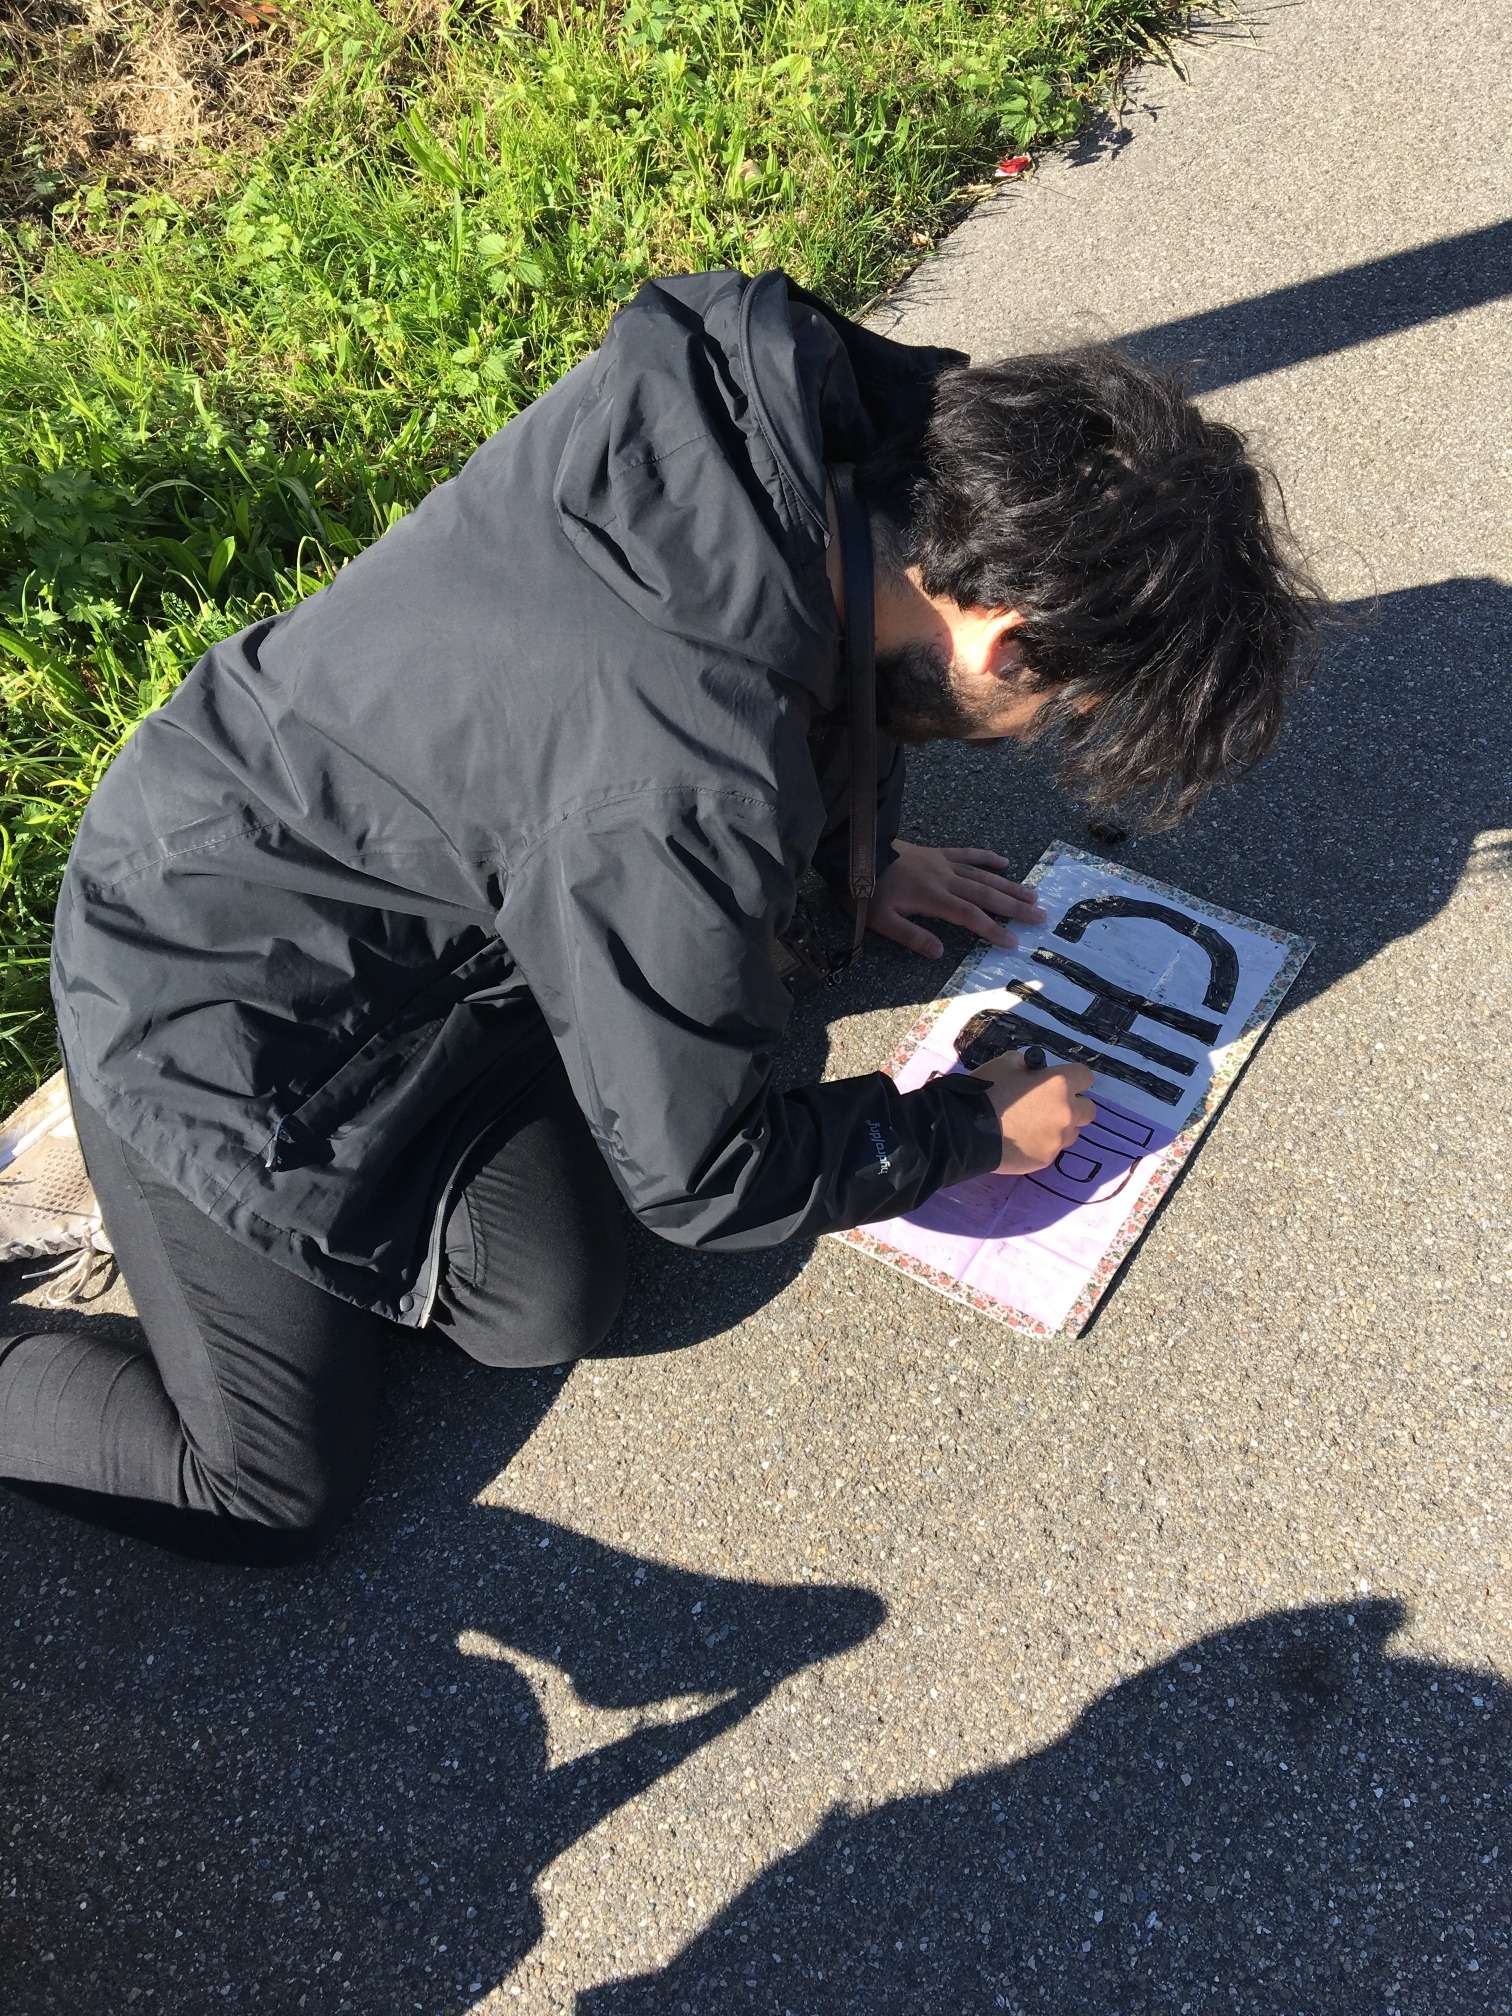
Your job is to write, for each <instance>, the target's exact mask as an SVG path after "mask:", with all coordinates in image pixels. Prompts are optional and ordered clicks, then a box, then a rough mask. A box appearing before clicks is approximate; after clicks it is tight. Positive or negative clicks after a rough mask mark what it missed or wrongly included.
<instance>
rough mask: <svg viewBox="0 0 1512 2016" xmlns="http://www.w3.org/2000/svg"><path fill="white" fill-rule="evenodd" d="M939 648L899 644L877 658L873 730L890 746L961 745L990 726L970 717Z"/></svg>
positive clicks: (982, 718) (987, 721)
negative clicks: (892, 743)
mask: <svg viewBox="0 0 1512 2016" xmlns="http://www.w3.org/2000/svg"><path fill="white" fill-rule="evenodd" d="M951 669H952V667H951V660H950V658H949V656H948V655H947V653H946V651H945V649H944V647H943V646H942V645H938V644H902V645H900V646H899V647H898V648H897V650H895V651H883V652H879V653H878V654H877V725H878V727H879V728H881V729H883V730H884V731H885V732H886V733H887V734H889V735H891V736H892V738H893V740H894V741H895V742H965V741H969V740H973V739H975V738H977V737H979V736H980V735H981V733H982V730H983V729H984V728H986V727H988V726H990V722H991V717H990V716H985V715H983V716H979V715H977V714H974V713H973V712H972V711H971V709H970V708H969V707H968V706H967V705H966V704H965V702H964V701H963V700H962V698H961V694H960V690H959V688H958V687H957V686H956V684H955V682H954V681H953V680H952V678H951Z"/></svg>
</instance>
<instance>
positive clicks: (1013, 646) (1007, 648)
mask: <svg viewBox="0 0 1512 2016" xmlns="http://www.w3.org/2000/svg"><path fill="white" fill-rule="evenodd" d="M1023 623H1024V617H1023V613H1022V611H1020V610H1018V609H1000V610H997V611H995V612H994V614H993V615H992V616H991V617H990V618H989V619H988V627H987V633H986V662H987V666H988V669H989V670H990V671H991V673H992V675H993V677H994V678H995V679H1000V680H1002V682H1003V683H1004V684H1005V685H1017V684H1018V683H1019V682H1020V681H1021V680H1022V678H1023V676H1024V648H1023V645H1022V644H1021V643H1020V641H1019V639H1018V637H1017V636H1016V635H1015V632H1016V631H1018V630H1020V629H1021V628H1022V627H1023Z"/></svg>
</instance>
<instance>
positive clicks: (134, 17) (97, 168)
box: [0, 0, 300, 223]
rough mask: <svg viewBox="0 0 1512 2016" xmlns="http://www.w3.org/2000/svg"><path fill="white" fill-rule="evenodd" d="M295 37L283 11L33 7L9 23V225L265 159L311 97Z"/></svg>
mask: <svg viewBox="0 0 1512 2016" xmlns="http://www.w3.org/2000/svg"><path fill="white" fill-rule="evenodd" d="M293 40H294V38H293V30H292V28H291V26H290V25H289V24H288V22H287V21H286V19H285V17H284V16H283V14H282V13H281V12H280V10H279V8H278V6H277V4H276V0H23V4H22V5H21V6H20V7H19V8H17V9H16V10H15V11H14V12H10V13H7V14H5V15H4V17H3V18H0V221H4V222H8V223H10V222H16V221H19V220H20V219H22V218H25V217H33V218H41V217H46V216H48V215H49V214H50V213H51V212H52V211H53V210H54V209H55V208H56V206H57V205H58V204H59V203H60V202H62V201H64V200H65V199H66V198H67V197H68V196H69V195H70V194H72V192H73V191H74V189H76V188H77V187H78V186H79V185H80V184H81V183H84V182H88V181H92V180H95V179H98V178H99V177H100V176H101V175H108V176H109V178H110V180H111V181H112V182H113V183H115V184H116V186H117V187H120V188H126V189H147V188H161V187H163V186H165V185H167V186H169V187H174V188H178V187H180V186H181V185H183V184H185V183H188V184H190V185H192V183H193V181H194V180H195V177H196V170H197V168H198V166H199V164H200V163H201V161H202V160H203V159H204V158H205V157H207V156H209V155H211V154H220V153H224V152H225V151H227V150H229V149H236V150H237V151H245V150H247V149H248V148H256V146H257V145H258V144H259V143H260V142H261V141H262V140H263V139H265V138H266V137H268V136H269V135H271V134H273V133H275V132H276V131H277V130H278V129H279V128H280V127H281V126H282V125H283V124H284V122H285V121H286V120H287V118H288V115H289V112H290V110H291V108H292V105H293V103H294V102H295V101H296V99H297V98H298V96H299V95H300V91H299V81H300V80H299V79H298V78H297V76H295V75H294V74H292V73H291V67H290V66H291V56H292V52H293Z"/></svg>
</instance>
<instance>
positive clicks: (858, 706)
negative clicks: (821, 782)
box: [830, 462, 877, 966]
mask: <svg viewBox="0 0 1512 2016" xmlns="http://www.w3.org/2000/svg"><path fill="white" fill-rule="evenodd" d="M830 474H831V476H832V477H833V479H834V484H835V511H836V515H837V516H838V518H839V520H840V564H841V567H842V570H843V573H844V580H845V628H844V634H843V646H844V654H845V684H846V693H847V699H848V706H849V726H850V783H849V795H850V807H849V811H850V894H851V902H852V904H853V905H854V909H853V912H852V925H851V946H850V956H849V958H848V959H847V960H846V962H845V964H846V965H847V966H853V965H854V964H855V963H856V961H857V959H858V958H859V957H860V956H861V941H862V939H863V938H864V937H865V935H866V908H867V904H868V903H869V902H870V901H871V897H872V893H873V891H874V890H875V889H876V886H877V653H876V629H875V608H874V603H873V592H874V580H875V576H874V571H873V565H872V540H871V527H870V525H869V524H868V523H867V518H866V511H865V508H864V507H863V505H862V503H861V500H860V498H859V497H858V496H857V495H856V480H855V470H854V468H853V466H852V464H850V463H849V462H839V463H836V464H834V465H833V466H832V468H831V470H830Z"/></svg>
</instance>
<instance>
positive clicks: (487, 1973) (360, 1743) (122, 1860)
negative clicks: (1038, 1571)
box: [0, 1346, 885, 2016]
mask: <svg viewBox="0 0 1512 2016" xmlns="http://www.w3.org/2000/svg"><path fill="white" fill-rule="evenodd" d="M394 1356H395V1358H396V1359H398V1358H399V1357H400V1356H401V1354H399V1353H397V1352H396V1353H395V1354H394ZM402 1356H403V1360H404V1362H403V1364H402V1365H396V1367H395V1376H394V1377H393V1379H392V1380H391V1382H390V1387H389V1392H388V1399H387V1404H388V1408H389V1412H390V1416H391V1420H390V1433H389V1434H388V1435H387V1436H386V1437H385V1440H384V1444H383V1450H382V1452H381V1454H380V1459H379V1466H378V1472H377V1474H376V1476H375V1478H374V1489H373V1492H372V1495H371V1496H370V1498H369V1499H368V1500H367V1502H366V1503H365V1505H364V1506H363V1507H362V1509H361V1510H360V1511H359V1512H358V1514H357V1516H356V1517H355V1518H354V1520H353V1521H352V1522H351V1523H350V1524H349V1525H348V1526H347V1527H346V1528H344V1529H343V1531H342V1532H341V1534H340V1535H339V1536H338V1538H337V1539H336V1541H335V1542H334V1543H333V1544H332V1546H331V1547H330V1549H329V1550H328V1551H327V1552H326V1553H324V1554H323V1555H322V1556H321V1557H320V1558H319V1559H318V1560H317V1561H316V1562H315V1563H314V1564H312V1565H311V1566H310V1567H308V1568H305V1569H303V1570H300V1571H292V1572H291V1571H283V1572H280V1573H276V1574H273V1575H267V1574H263V1575H256V1576H248V1575H247V1574H246V1573H245V1571H240V1572H232V1573H230V1574H228V1572H227V1571H226V1570H225V1569H223V1568H215V1567H207V1566H203V1565H201V1564H199V1563H195V1562H190V1561H182V1560H179V1559H177V1558H175V1557H172V1556H169V1555H165V1554H162V1553H159V1552H158V1551H157V1550H155V1549H148V1548H143V1547H141V1546H139V1545H136V1544H134V1543H132V1542H129V1541H123V1540H119V1539H117V1538H115V1537H114V1536H111V1535H108V1534H102V1533H99V1532H96V1531H94V1530H91V1529H88V1528H85V1527H82V1526H77V1525H75V1524H74V1523H73V1522H72V1521H67V1520H60V1519H46V1520H44V1519H39V1518H37V1517H36V1516H35V1514H34V1513H32V1512H31V1511H30V1509H29V1508H24V1507H18V1506H14V1505H0V1532H3V1533H4V1540H5V1553H6V1556H7V1567H6V1574H5V1582H6V1585H7V1593H8V1595H9V1596H10V1599H11V1601H12V1603H13V1604H14V1605H15V1606H16V1608H17V1610H20V1609H21V1608H22V1606H23V1605H24V1608H25V1612H26V1615H27V1618H28V1624H29V1630H28V1632H27V1635H26V1636H25V1637H23V1636H22V1635H21V1634H20V1633H19V1632H16V1633H13V1634H12V1635H11V1636H10V1637H9V1638H8V1640H7V1642H6V1648H5V1653H4V1661H3V1666H4V1670H3V1672H0V1685H3V1687H4V1690H5V1699H6V1702H7V1713H6V1741H5V1745H4V1747H3V1751H0V1797H3V1806H4V1811H5V1814H6V1820H7V1832H8V1834H9V1836H10V1844H9V1845H10V1849H11V1856H10V1866H11V1870H12V1873H13V1882H12V1884H11V1885H8V1886H7V1891H6V1893H5V1894H4V1895H3V1896H0V2002H3V2003H4V2004H5V2006H6V2007H8V2008H14V2009H17V2010H20V2009H25V2010H26V2011H27V2012H28V2016H47V2012H50V2011H53V2010H58V2011H63V2010H68V2011H69V2012H71V2016H90V2012H95V2011H99V2012H101V2016H104V2012H106V2011H111V2012H113V2011H116V2010H118V2009H120V2008H123V2007H125V2006H127V2004H128V2002H130V2001H133V2000H135V1999H137V1998H138V1997H140V1996H143V1995H151V1996H154V1997H155V1998H156V2003H155V2006H158V2007H164V2006H171V2007H176V2008H183V2009H190V2008H209V2007H211V2006H219V2001H218V1999H216V1998H219V1996H220V1995H221V1994H222V1993H223V1992H224V1984H226V1983H231V1984H235V1987H234V1992H235V1993H236V1994H238V1995H245V1994H247V1993H250V1992H253V1990H254V1988H255V1992H256V1995H257V1997H258V1998H259V2001H260V2006H263V2005H265V2006H267V2007H269V2008H275V2009H280V2010H294V2009H297V2008H299V2007H301V2006H311V2007H316V2006H318V2007H320V2008H322V2009H330V2010H338V2009H349V2010H380V2009H381V2010H388V2009H400V2008H411V2007H417V2008H424V2009H426V2010H427V2011H431V2012H441V2011H456V2012H461V2011H463V2010H465V2009H467V2008H469V2007H470V2006H471V2005H472V2004H473V2002H474V2001H475V2000H476V1999H477V1996H478V1993H479V1992H480V1986H481V1987H482V1988H492V1987H494V1986H495V1985H496V1984H497V1983H498V1982H499V1981H501V1980H502V1979H504V1978H506V1977H507V1976H508V1975H509V1974H510V1973H511V1971H512V1970H513V1969H514V1968H515V1967H517V1966H518V1964H519V1963H520V1961H521V1960H522V1959H524V1958H525V1956H526V1955H527V1954H528V1953H529V1952H530V1951H531V1949H532V1947H533V1946H534V1945H535V1943H536V1941H537V1939H538V1938H539V1936H540V1932H541V1923H542V1920H541V1911H540V1906H539V1903H538V1900H537V1894H536V1886H537V1883H538V1880H539V1878H540V1877H541V1875H542V1872H543V1871H545V1870H546V1869H548V1868H549V1866H550V1865H551V1863H552V1862H553V1861H555V1860H556V1858H557V1857H558V1856H560V1855H562V1854H563V1853H565V1852H566V1850H567V1849H569V1848H570V1847H571V1846H572V1845H573V1843H574V1842H576V1841H578V1840H579V1839H581V1838H582V1836H583V1835H585V1834H586V1833H588V1832H589V1830H590V1829H592V1828H593V1827H595V1826H597V1825H598V1824H599V1822H600V1821H602V1820H603V1819H605V1818H606V1817H607V1816H608V1815H609V1814H610V1813H612V1812H614V1811H616V1810H617V1809H618V1808H619V1807H621V1806H624V1805H627V1804H628V1803H630V1802H631V1801H633V1800H634V1799H636V1798H637V1797H638V1796H639V1795H640V1794H641V1793H642V1792H644V1791H645V1790H647V1788H648V1787H650V1786H651V1785H653V1784H655V1783H656V1782H657V1781H658V1780H659V1779H660V1778H662V1777H664V1776H665V1775H666V1774H667V1773H668V1772H671V1771H674V1770H676V1769H677V1768H678V1766H679V1765H681V1764H682V1763H684V1762H685V1761H687V1760H688V1759H689V1758H690V1757H692V1756H693V1755H694V1754H695V1753H696V1752H697V1751H698V1750H700V1749H701V1748H702V1747H703V1746H704V1745H706V1744H708V1743H710V1742H712V1741H714V1740H715V1739H716V1738H718V1737H720V1736H722V1735H723V1734H725V1733H726V1732H727V1731H729V1730H731V1729H733V1728H734V1727H735V1726H736V1725H737V1724H739V1723H740V1722H741V1721H743V1720H744V1718H745V1717H746V1716H748V1715H750V1714H751V1713H752V1712H753V1711H755V1710H756V1709H758V1708H759V1707H760V1706H761V1704H762V1703H763V1702H764V1701H765V1700H766V1699H767V1697H768V1696H769V1695H770V1694H771V1693H772V1692H773V1691H774V1689H776V1688H778V1687H780V1686H781V1685H782V1684H783V1683H784V1682H785V1681H787V1680H789V1679H791V1678H792V1677H793V1676H794V1675H796V1674H799V1673H801V1672H802V1671H803V1670H804V1669H805V1668H807V1667H810V1666H812V1665H814V1664H815V1663H817V1662H819V1661H822V1660H825V1659H829V1658H833V1657H835V1656H837V1655H839V1654H841V1653H844V1652H846V1651H848V1650H850V1649H851V1648H852V1647H854V1646H855V1645H857V1644H859V1643H861V1642H862V1641H863V1640H864V1639H865V1638H867V1637H868V1636H869V1635H870V1633H871V1632H873V1631H874V1630H876V1628H877V1627H878V1625H879V1624H880V1623H881V1622H882V1619H883V1617H884V1615H885V1608H884V1605H883V1604H882V1603H881V1601H880V1600H879V1599H878V1598H877V1597H876V1596H875V1595H873V1594H871V1593H870V1592H869V1591H867V1590H864V1589H859V1588H851V1587H842V1586H830V1585H823V1584H811V1585H809V1584H804V1585H791V1586H771V1585H767V1584H764V1583H760V1582H755V1581H748V1580H742V1579H739V1578H735V1577H730V1576H723V1575H712V1574H698V1573H694V1572H689V1571H687V1570H684V1569H680V1568H676V1567H672V1566H669V1565H667V1564H666V1563H663V1562H659V1561H656V1560H650V1559H645V1558H642V1557H639V1556H637V1555H634V1554H631V1553H627V1552H624V1551H622V1550H621V1549H618V1548H616V1547H612V1546H606V1545H604V1544H603V1543H602V1542H600V1541H597V1540H594V1539H592V1538H590V1537H589V1536H588V1535H586V1534H583V1533H579V1532H574V1531H571V1530H569V1529H568V1528H565V1527H563V1526H560V1525H557V1524H554V1523H552V1522H550V1521H547V1520H543V1519H539V1518H535V1517H532V1516H530V1515H528V1514H526V1513H523V1512H517V1511H514V1510H512V1509H510V1508H508V1507H505V1506H500V1505H480V1504H478V1503H476V1502H475V1494H476V1493H477V1492H478V1491H479V1490H480V1489H481V1488H483V1487H484V1486H485V1485H486V1484H487V1483H488V1481H489V1480H490V1479H492V1478H493V1477H494V1476H495V1475H496V1473H497V1472H498V1471H499V1470H500V1469H501V1468H502V1467H503V1466H504V1465H505V1464H506V1463H507V1462H508V1461H509V1460H510V1458H511V1457H512V1455H513V1454H514V1453H516V1451H517V1450H518V1448H519V1447H520V1446H522V1445H523V1443H524V1442H525V1441H526V1439H528V1437H529V1435H530V1434H531V1432H532V1431H533V1430H534V1428H535V1427H536V1426H537V1424H538V1423H539V1421H540V1420H541V1418H542V1417H543V1416H544V1414H545V1412H546V1410H547V1408H548V1407H549V1406H550V1404H551V1400H552V1398H553V1397H554V1395H555V1392H556V1390H557V1388H558V1386H559V1385H560V1375H558V1374H556V1373H553V1372H544V1373H532V1374H520V1375H517V1376H516V1377H513V1378H511V1379H507V1380H501V1379H499V1378H498V1377H497V1375H492V1376H490V1375H489V1374H488V1373H486V1372H485V1371H483V1370H482V1368H478V1367H470V1366H467V1365H465V1364H462V1363H458V1362H455V1361H454V1360H453V1358H452V1355H451V1354H450V1353H444V1352H441V1351H437V1352H435V1353H434V1354H433V1353H432V1352H431V1351H430V1350H428V1349H427V1348H425V1347H423V1346H421V1347H419V1348H416V1349H410V1350H407V1351H406V1352H405V1353H403V1354H402ZM433 1357H434V1359H436V1360H444V1361H445V1362H444V1363H435V1362H428V1361H430V1360H431V1359H432V1358H433ZM396 1428H397V1429H399V1430H400V1432H399V1433H396V1432H394V1431H395V1429H396ZM427 1539H429V1540H430V1541H431V1542H432V1543H433V1544H429V1545H428V1544H426V1543H427ZM549 1724H550V1725H551V1726H548V1725H549ZM165 1905H166V1906H169V1907H170V1908H171V1916H172V1921H173V1922H172V1926H171V1927H170V1928H167V1929H165V1926H164V1922H163V1921H164V1910H165ZM307 1996H308V1998H309V2001H308V2003H306V2002H305V2001H304V2000H303V1998H305V1997H307Z"/></svg>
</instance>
